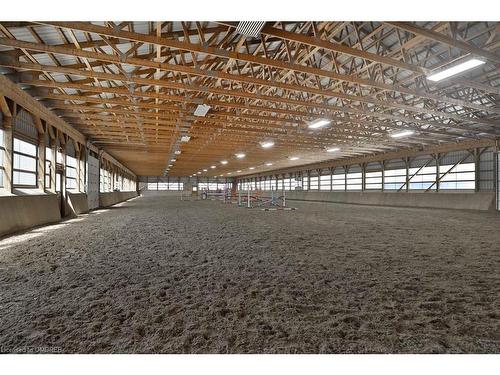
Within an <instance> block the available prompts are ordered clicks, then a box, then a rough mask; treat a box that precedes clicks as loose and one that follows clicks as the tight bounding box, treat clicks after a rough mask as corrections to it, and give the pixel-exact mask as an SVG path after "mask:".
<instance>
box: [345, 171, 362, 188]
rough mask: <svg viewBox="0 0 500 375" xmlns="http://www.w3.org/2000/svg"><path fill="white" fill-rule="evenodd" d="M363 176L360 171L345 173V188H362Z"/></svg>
mask: <svg viewBox="0 0 500 375" xmlns="http://www.w3.org/2000/svg"><path fill="white" fill-rule="evenodd" d="M362 180H363V177H362V174H361V172H356V173H347V176H346V182H347V186H346V189H347V190H362V185H363V182H362Z"/></svg>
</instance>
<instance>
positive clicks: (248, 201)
mask: <svg viewBox="0 0 500 375" xmlns="http://www.w3.org/2000/svg"><path fill="white" fill-rule="evenodd" d="M247 192H248V198H247V207H248V208H250V190H247Z"/></svg>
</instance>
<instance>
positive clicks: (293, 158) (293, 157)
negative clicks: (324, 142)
mask: <svg viewBox="0 0 500 375" xmlns="http://www.w3.org/2000/svg"><path fill="white" fill-rule="evenodd" d="M288 159H290V160H299V157H298V156H290V157H289V158H288Z"/></svg>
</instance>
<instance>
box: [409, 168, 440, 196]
mask: <svg viewBox="0 0 500 375" xmlns="http://www.w3.org/2000/svg"><path fill="white" fill-rule="evenodd" d="M409 176H410V190H427V189H428V188H430V187H432V186H433V185H432V184H434V182H435V181H436V166H435V165H433V166H431V167H420V168H410V169H409ZM435 188H436V185H434V186H433V189H435Z"/></svg>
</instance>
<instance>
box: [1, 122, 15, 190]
mask: <svg viewBox="0 0 500 375" xmlns="http://www.w3.org/2000/svg"><path fill="white" fill-rule="evenodd" d="M3 130H4V133H3V134H4V146H5V153H4V159H3V160H4V169H5V171H4V172H5V175H4V180H3V187H4V189H5V190H6V191H8V192H9V193H12V185H13V183H12V175H13V173H12V163H13V160H12V145H13V139H12V117H7V116H4V118H3Z"/></svg>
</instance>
